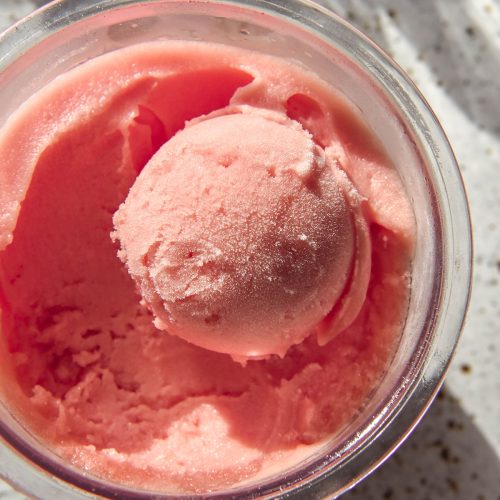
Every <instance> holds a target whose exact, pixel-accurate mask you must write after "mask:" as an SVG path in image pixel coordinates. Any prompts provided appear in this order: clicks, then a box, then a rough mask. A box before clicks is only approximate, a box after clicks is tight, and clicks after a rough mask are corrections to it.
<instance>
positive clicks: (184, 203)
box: [0, 42, 414, 494]
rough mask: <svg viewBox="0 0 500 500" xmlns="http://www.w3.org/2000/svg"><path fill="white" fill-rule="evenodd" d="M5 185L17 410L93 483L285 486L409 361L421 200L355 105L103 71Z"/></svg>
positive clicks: (293, 72)
mask: <svg viewBox="0 0 500 500" xmlns="http://www.w3.org/2000/svg"><path fill="white" fill-rule="evenodd" d="M155 153H156V154H155ZM0 186H1V188H0V214H1V215H0V249H1V251H0V307H1V313H2V314H1V320H2V324H1V340H2V341H1V342H0V359H1V362H0V371H1V378H0V389H1V390H2V398H3V399H4V400H5V401H6V402H7V403H8V404H9V406H10V408H11V409H12V412H13V413H14V414H16V415H17V416H18V418H19V419H21V420H22V421H23V422H24V423H25V425H26V426H27V427H28V428H30V429H31V430H32V431H33V432H35V433H37V435H38V436H39V437H40V439H41V440H42V441H43V442H44V443H45V445H46V446H47V447H49V448H50V449H52V450H53V451H55V452H56V453H58V454H60V455H61V456H63V457H65V458H66V459H67V460H69V461H70V462H71V463H73V464H74V465H76V466H79V467H82V468H83V469H84V470H85V471H87V473H89V472H91V473H94V474H96V475H98V476H100V477H104V478H106V479H109V480H113V481H118V482H120V483H122V484H128V485H131V486H134V487H140V488H146V489H160V490H161V491H164V492H168V493H173V494H176V493H193V492H208V491H218V490H220V489H223V488H226V487H229V486H234V485H236V484H239V483H241V482H244V481H249V480H256V479H260V478H263V477H266V476H269V475H270V474H273V473H276V472H279V471H280V470H283V469H284V468H286V467H288V466H290V465H294V464H296V463H298V462H300V460H303V459H304V458H305V457H308V456H310V455H311V454H312V453H313V452H314V451H315V450H317V449H318V447H319V446H321V445H322V444H323V443H324V442H325V440H327V439H333V438H334V437H335V435H336V434H337V433H338V432H339V431H340V430H341V429H342V428H343V426H345V425H346V424H347V423H348V422H349V421H350V420H351V419H352V418H353V417H354V416H355V415H356V414H357V413H358V412H359V411H360V410H361V408H362V407H363V405H364V403H365V401H366V398H367V397H368V395H369V394H370V393H371V392H372V391H373V389H374V388H375V387H376V386H377V384H378V383H379V381H380V380H381V378H382V376H383V374H384V372H385V370H386V369H387V367H388V365H389V363H390V361H391V358H392V355H393V353H394V351H395V349H396V347H397V343H398V340H399V337H400V334H401V331H402V326H403V324H404V319H405V313H406V308H407V304H408V297H409V281H410V270H411V258H412V254H413V247H414V219H413V214H412V210H411V206H410V203H409V201H408V198H407V196H406V194H405V192H404V189H403V186H402V183H401V181H400V179H399V177H398V175H397V172H396V170H395V168H394V166H393V165H392V164H391V161H390V159H389V158H388V156H387V154H386V153H385V152H384V151H383V149H382V148H381V146H380V145H379V143H378V141H377V140H376V138H375V134H374V133H373V132H372V131H370V130H369V129H368V127H367V126H366V125H365V124H364V122H363V120H362V119H361V118H360V116H359V115H358V113H357V112H356V111H355V108H354V107H353V106H352V105H351V104H350V103H349V102H347V100H346V99H345V98H344V97H342V96H341V95H339V94H338V92H336V91H335V90H334V89H333V88H332V87H330V86H329V85H328V84H326V83H325V82H324V81H322V80H320V79H319V78H318V77H316V76H315V75H313V74H311V73H309V72H308V71H307V70H305V69H304V68H302V67H299V66H297V65H295V64H293V63H291V62H288V61H285V60H282V59H277V58H274V57H271V56H267V55H263V54H260V53H255V52H248V51H245V50H242V49H236V48H230V47H227V46H222V45H215V44H205V43H194V42H193V43H190V42H152V43H147V44H139V45H136V46H132V47H128V48H125V49H120V50H118V51H115V52H113V53H111V54H107V55H104V56H100V57H97V58H95V59H94V60H91V61H89V62H87V63H85V64H83V65H81V66H79V67H77V68H75V69H73V70H71V71H69V72H68V73H67V74H65V75H62V76H60V77H58V78H56V79H55V80H54V81H52V82H51V83H50V84H48V85H47V86H46V87H45V88H43V89H42V90H40V91H39V92H37V93H36V94H35V95H34V96H33V97H32V98H30V99H29V100H28V101H27V102H26V103H25V104H24V105H23V106H22V107H21V108H20V109H19V110H18V111H17V112H15V113H14V114H13V115H12V116H11V117H10V119H9V120H8V122H7V123H6V124H5V126H4V127H3V128H2V130H1V131H0ZM113 219H114V223H113ZM216 351H217V352H216ZM252 358H255V359H252ZM241 361H245V362H244V363H241Z"/></svg>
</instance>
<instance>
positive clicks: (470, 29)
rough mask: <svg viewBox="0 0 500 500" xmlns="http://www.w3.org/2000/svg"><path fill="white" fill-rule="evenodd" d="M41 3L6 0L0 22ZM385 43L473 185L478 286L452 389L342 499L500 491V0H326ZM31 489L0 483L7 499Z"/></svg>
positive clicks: (466, 498)
mask: <svg viewBox="0 0 500 500" xmlns="http://www.w3.org/2000/svg"><path fill="white" fill-rule="evenodd" d="M43 3H45V2H44V1H43V0H32V1H30V0H0V29H4V28H6V27H8V26H9V25H10V24H12V23H13V22H14V21H15V20H16V19H18V18H19V17H22V16H24V15H26V14H27V13H29V12H30V11H32V10H33V9H34V8H35V7H36V6H37V5H42V4H43ZM321 3H323V4H325V5H329V6H332V7H333V8H334V10H336V11H337V12H338V13H339V14H341V15H342V16H343V17H345V18H347V19H348V20H350V21H351V22H352V23H353V24H354V25H356V26H358V27H359V28H360V29H361V30H362V31H364V32H365V33H366V34H367V35H368V36H370V37H371V38H372V39H374V40H375V41H376V42H377V43H378V44H379V45H381V46H382V47H383V48H385V49H386V51H387V52H389V53H390V54H391V55H392V56H393V57H394V59H395V60H396V61H398V63H399V64H400V65H401V66H402V67H403V69H405V70H406V71H407V72H408V73H409V74H410V76H411V77H412V78H413V79H414V81H415V82H416V84H417V86H418V87H419V88H420V89H421V91H422V93H423V94H424V95H425V96H426V98H427V100H428V101H429V103H430V105H431V107H432V108H433V109H434V111H435V113H436V115H437V116H438V118H439V119H440V120H441V123H442V125H443V127H444V129H445V131H446V132H447V134H448V136H449V139H450V142H451V143H452V146H453V148H454V150H455V153H456V156H457V159H458V162H459V164H460V168H461V170H462V174H463V176H464V181H465V184H466V188H467V191H468V196H469V201H470V207H471V212H472V222H473V230H474V239H475V262H474V264H475V269H474V288H473V293H472V300H471V305H470V309H469V314H468V320H467V323H466V326H465V329H464V333H463V337H462V340H461V344H460V346H459V349H458V352H457V354H456V356H455V359H454V362H453V364H452V366H451V369H450V372H449V374H448V376H447V378H446V383H445V388H444V389H443V390H442V391H441V394H440V396H439V397H438V398H437V400H436V401H435V402H434V403H433V405H432V407H431V409H430V411H429V412H428V413H427V415H426V416H425V417H424V419H423V420H422V422H421V423H420V425H419V426H418V428H417V429H416V431H415V432H414V433H413V434H412V435H411V436H410V437H409V438H408V439H407V441H406V442H405V443H404V444H403V445H402V447H401V448H400V449H399V450H398V451H397V452H396V453H395V454H394V455H393V456H392V457H391V458H390V459H389V460H388V461H387V462H386V463H385V464H384V465H383V466H381V467H380V468H379V469H378V470H377V471H375V473H373V474H372V475H371V476H370V477H369V478H367V479H366V480H365V481H363V482H362V483H361V484H360V485H358V486H357V487H355V488H354V489H353V490H351V491H350V492H349V493H347V494H345V495H344V496H343V497H342V498H343V499H346V500H355V499H357V498H360V499H366V500H370V499H377V500H378V499H397V500H399V499H404V498H409V499H417V500H420V499H422V500H427V499H428V500H434V499H439V500H451V499H458V500H490V499H491V500H500V458H499V457H500V363H499V362H498V357H499V356H500V294H499V291H500V286H499V280H500V220H499V214H500V166H499V165H500V0H495V1H491V0H490V1H487V0H484V1H483V0H469V1H467V0H457V1H453V0H435V1H433V0H420V1H418V2H415V1H412V0H404V1H398V0H338V1H336V0H332V1H329V0H323V1H322V2H321ZM22 498H24V497H23V496H22V495H20V494H18V493H16V492H14V491H13V490H12V489H11V488H10V487H9V486H7V485H6V484H5V483H2V482H1V481H0V499H2V500H7V499H8V500H19V499H22Z"/></svg>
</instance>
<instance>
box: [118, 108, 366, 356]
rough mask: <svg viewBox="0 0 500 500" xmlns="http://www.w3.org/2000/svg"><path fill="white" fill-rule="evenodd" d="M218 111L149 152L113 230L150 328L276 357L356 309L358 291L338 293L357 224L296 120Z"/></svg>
mask: <svg viewBox="0 0 500 500" xmlns="http://www.w3.org/2000/svg"><path fill="white" fill-rule="evenodd" d="M226 113H227V114H222V115H221V114H218V115H213V116H208V117H205V118H204V119H202V120H197V121H194V122H192V123H191V124H188V126H187V127H186V128H185V129H184V130H182V131H181V132H179V133H178V134H177V135H176V136H174V137H173V138H172V139H171V140H170V141H168V142H167V143H166V144H165V145H164V146H163V147H162V148H161V149H160V150H159V151H158V152H157V153H156V154H155V156H153V158H152V159H151V160H150V161H149V163H148V164H147V165H146V167H145V168H144V170H143V171H142V172H141V174H140V175H139V177H138V178H137V180H136V182H135V184H134V185H133V187H132V189H131V190H130V193H129V195H128V197H127V199H126V201H125V203H124V204H123V205H122V206H121V207H120V209H119V210H118V211H117V213H116V214H115V216H114V223H115V233H114V237H115V239H118V240H119V241H120V244H121V251H120V253H119V255H120V258H121V259H122V260H123V262H124V263H125V264H126V266H127V267H128V270H129V273H130V274H131V276H132V277H133V279H134V280H135V281H136V283H137V285H138V288H139V291H140V293H141V295H142V297H143V299H144V300H145V301H146V302H147V303H148V304H149V305H150V307H151V309H152V310H153V312H154V314H155V316H156V320H155V322H156V325H157V326H158V327H159V328H161V329H164V330H166V331H168V332H169V333H171V334H173V335H177V336H179V337H181V338H183V339H185V340H187V341H188V342H191V343H193V344H196V345H198V346H201V347H204V348H207V349H211V350H214V351H218V352H223V353H228V354H231V355H233V356H235V357H243V358H251V357H263V356H267V355H270V354H279V355H283V354H284V353H285V352H286V351H287V349H288V348H289V347H290V346H292V345H293V344H297V343H299V342H301V341H302V340H303V339H304V338H305V337H307V336H308V335H310V334H311V333H312V332H314V331H324V330H325V328H324V324H325V318H327V317H328V316H329V315H331V312H332V310H334V308H336V309H339V310H342V309H348V310H349V311H350V312H348V313H347V317H349V318H352V317H353V316H354V315H355V313H357V311H358V310H359V308H360V304H361V303H362V302H363V300H364V292H363V291H362V293H361V294H359V293H358V294H357V297H358V298H357V299H356V300H354V301H353V300H350V299H346V297H345V295H346V294H347V292H348V291H349V289H350V288H352V287H351V285H350V282H351V281H352V280H353V276H355V275H356V269H357V268H358V267H359V264H358V261H359V260H360V247H361V248H362V251H361V253H363V256H362V259H364V260H366V255H365V254H366V253H367V248H366V245H365V246H364V247H363V245H360V243H359V240H360V236H359V233H360V228H361V230H362V231H361V232H364V231H365V229H366V227H365V226H364V223H360V222H359V220H360V217H358V215H359V214H358V211H359V207H357V206H356V205H357V203H358V202H359V199H358V198H357V197H356V196H355V195H354V194H353V191H354V188H353V187H352V185H351V184H350V182H349V181H348V179H347V177H346V176H345V174H344V173H343V172H341V171H340V169H338V168H337V166H336V165H332V164H330V163H329V162H327V161H326V160H325V155H324V152H323V150H322V149H320V148H319V147H318V146H316V144H315V143H314V141H313V139H312V138H311V136H310V134H309V133H308V132H306V131H305V130H304V129H303V128H302V127H301V125H299V124H298V123H296V122H294V121H292V120H289V119H288V118H286V117H282V116H281V115H278V114H276V113H273V112H264V111H256V110H252V109H250V108H244V109H237V110H232V111H231V110H226ZM356 200H357V201H356ZM363 248H364V250H363ZM357 274H359V273H357ZM362 281H363V280H362ZM341 299H342V300H341ZM340 303H342V304H341V306H340V307H339V304H340ZM339 314H341V315H342V314H343V315H344V316H345V311H344V313H342V312H340V313H339ZM340 323H342V321H341V322H340ZM344 323H345V321H344ZM320 325H323V326H322V327H320ZM344 326H345V325H344ZM326 330H328V328H326ZM330 330H331V331H330V333H329V334H328V335H327V337H328V336H331V335H333V333H332V332H333V330H335V328H333V327H332V328H330ZM326 340H328V338H327V339H326Z"/></svg>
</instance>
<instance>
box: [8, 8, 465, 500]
mask: <svg viewBox="0 0 500 500" xmlns="http://www.w3.org/2000/svg"><path fill="white" fill-rule="evenodd" d="M180 3H185V1H184V0H80V1H78V2H76V1H73V0H54V1H52V2H50V3H49V4H47V5H45V6H43V7H42V8H40V9H38V10H36V11H35V12H33V13H31V14H30V15H28V16H27V17H26V18H24V19H23V20H21V21H19V22H18V23H16V24H15V25H13V26H11V27H10V28H9V29H7V30H6V31H5V32H4V33H3V34H2V35H0V44H1V45H2V46H5V47H6V51H5V53H4V55H3V56H0V72H1V71H3V69H4V68H5V67H6V66H8V65H9V64H11V63H12V62H13V61H15V60H17V59H18V58H19V57H22V55H23V53H24V52H25V51H29V50H30V49H31V48H33V47H34V46H35V45H36V44H37V43H39V42H40V41H42V40H44V39H45V38H48V37H49V36H52V35H53V34H54V33H56V32H57V31H59V30H61V29H64V28H65V27H67V26H69V25H71V24H72V22H73V21H74V17H75V16H78V21H82V20H84V19H88V18H90V17H93V16H94V15H98V14H102V13H104V12H106V11H108V10H111V9H118V8H123V7H132V6H134V5H137V4H180ZM194 3H195V5H196V4H205V3H207V2H204V1H201V2H200V1H197V2H194ZM208 3H209V4H214V5H229V6H235V7H239V8H244V9H247V10H249V11H258V12H263V11H264V12H265V13H266V14H268V15H270V16H274V17H275V18H278V19H279V20H281V21H283V22H288V23H290V22H292V23H295V24H296V25H297V26H298V27H300V28H302V29H305V30H306V31H308V32H309V34H311V33H312V34H313V35H315V36H318V37H320V38H321V39H322V40H323V41H326V42H327V43H330V44H331V43H332V42H333V38H332V33H333V32H334V30H335V29H337V30H338V29H342V30H346V31H348V32H350V33H351V34H353V35H354V36H355V38H356V43H357V44H358V45H357V47H356V48H357V49H358V50H357V52H356V54H355V56H352V59H353V60H354V61H355V62H356V64H358V65H360V66H361V68H362V69H363V70H364V71H365V72H366V73H367V74H368V75H369V76H370V77H371V78H373V79H374V80H376V81H377V82H378V83H379V84H380V85H382V86H383V87H384V90H386V91H387V92H388V94H389V95H390V97H391V98H393V99H395V100H396V101H397V103H398V109H400V110H402V111H404V113H405V114H406V115H408V116H411V117H413V118H414V121H415V123H417V124H418V128H417V129H414V128H413V127H412V128H411V130H412V132H413V133H415V135H416V136H417V137H418V138H419V139H420V142H421V144H420V145H421V146H422V148H423V149H424V150H425V151H426V155H425V163H426V165H427V166H428V168H429V169H430V173H431V174H432V182H433V185H432V186H431V187H432V188H433V194H434V196H435V199H434V200H433V201H436V200H437V201H438V202H439V203H438V207H437V208H436V212H437V213H436V214H435V215H436V216H437V219H438V221H437V222H438V223H439V226H440V227H439V228H438V229H439V231H440V236H441V242H440V243H441V244H440V245H438V247H439V248H438V251H439V252H440V254H441V255H438V260H439V262H440V263H441V268H440V269H439V271H440V279H439V285H440V286H439V287H438V288H437V289H436V290H435V294H436V297H435V302H434V301H433V303H435V304H436V306H435V308H434V309H433V310H431V311H429V312H428V317H427V320H426V322H425V325H426V326H427V325H431V324H432V326H427V328H424V329H423V330H430V331H431V332H432V336H431V337H432V338H428V337H426V338H421V339H419V345H420V349H422V350H423V351H422V352H424V351H425V352H424V353H423V354H422V353H421V356H420V358H419V363H417V364H416V365H410V366H409V367H408V369H407V370H406V372H405V373H406V374H408V373H413V376H412V377H409V378H408V380H407V381H406V382H405V383H403V384H401V385H400V386H399V389H400V392H399V394H398V395H396V396H397V397H395V398H394V400H393V401H392V402H390V403H391V404H389V405H387V404H385V402H381V404H380V405H378V406H377V411H378V410H379V409H380V408H386V411H385V413H384V412H379V414H378V420H376V422H374V423H373V425H371V426H370V425H369V424H368V425H367V426H366V427H365V431H366V435H364V436H362V437H361V438H360V440H359V442H358V443H357V447H355V449H354V451H353V452H352V453H350V454H348V456H347V457H345V460H341V461H340V462H339V463H338V464H337V465H334V466H333V467H332V461H333V460H334V456H333V455H334V454H335V453H334V452H330V453H328V454H326V455H324V456H322V457H320V458H317V459H315V460H314V461H313V462H312V463H309V465H308V466H306V467H304V468H303V469H301V470H300V471H299V472H291V473H290V476H286V484H283V478H282V479H281V480H279V481H278V480H277V479H276V478H275V477H274V476H273V477H271V478H267V479H263V480H262V481H260V484H255V485H253V484H250V485H248V486H247V485H244V486H235V487H232V488H231V489H230V490H228V492H219V493H213V494H211V493H208V494H202V495H187V496H189V497H190V498H220V499H223V498H234V497H235V496H237V495H238V494H239V493H241V492H242V491H243V490H244V492H245V495H248V496H252V497H254V496H255V495H260V496H261V497H264V498H270V497H272V496H273V494H275V493H277V492H279V493H281V494H286V495H287V496H288V497H295V496H296V495H297V498H298V497H299V495H301V494H303V493H304V491H305V490H306V489H307V492H308V494H313V493H314V495H317V498H319V497H320V495H328V494H329V495H331V494H332V492H331V488H332V487H335V495H340V494H342V493H343V492H345V491H346V490H348V489H350V488H351V487H352V486H354V485H355V484H356V483H358V482H359V481H361V480H362V479H363V478H364V477H365V476H367V475H368V474H369V473H370V472H372V471H373V470H374V469H375V468H376V467H378V466H379V465H380V464H381V463H383V462H384V461H385V460H386V459H387V458H388V457H389V456H390V455H391V454H392V453H393V452H394V450H395V449H396V448H397V447H398V446H399V445H400V444H401V443H402V442H403V441H404V439H405V438H406V437H407V436H408V435H409V434H410V432H411V431H412V430H413V428H414V427H415V426H416V425H417V423H418V422H419V420H420V418H421V417H422V416H423V415H424V413H425V411H426V410H427V408H428V407H429V405H430V404H431V402H432V400H433V399H434V396H435V395H436V393H437V391H438V390H439V388H440V386H441V384H442V382H443V379H444V376H445V374H446V371H447V369H448V366H449V363H450V361H451V358H452V354H453V351H454V349H455V347H456V344H457V342H458V339H459V337H460V331H461V329H462V326H463V322H464V319H465V313H466V310H467V306H468V303H469V299H470V285H471V269H472V233H471V224H470V214H469V209H468V203H467V197H466V193H465V189H464V186H463V181H462V178H461V174H460V171H459V168H458V165H457V162H456V159H455V157H454V155H453V152H452V150H451V147H450V145H449V142H448V140H447V138H446V135H445V133H444V131H443V130H442V128H441V125H440V124H439V121H438V119H437V117H436V116H435V114H434V112H433V111H432V110H431V108H430V106H429V105H428V103H427V102H426V100H425V99H424V97H423V96H422V95H421V93H420V91H419V90H418V89H417V88H416V87H415V85H414V84H413V82H412V81H411V80H410V79H409V77H408V76H407V75H406V74H405V72H404V71H403V70H402V69H401V68H400V67H399V66H398V65H397V64H396V63H395V62H394V61H393V60H392V59H391V58H390V57H389V56H388V55H387V54H386V53H385V52H384V51H383V50H382V49H381V48H380V47H378V46H377V45H376V44H375V43H374V42H373V41H371V40H370V39H369V38H368V37H367V36H366V35H364V34H363V33H362V32H361V31H359V30H358V29H356V28H355V27H353V26H352V25H351V24H350V23H348V22H347V21H346V20H344V19H343V18H341V17H340V16H338V15H337V14H335V13H334V12H332V11H330V10H328V9H327V8H326V7H323V6H321V5H318V4H316V3H314V2H313V1H311V0H289V1H286V2H285V1H280V0H240V1H238V0H213V1H210V2H208ZM42 14H43V15H47V16H49V15H50V18H51V25H50V28H51V29H50V30H49V29H48V28H49V27H48V26H45V25H42V24H41V23H40V18H41V16H42ZM21 47H22V51H21V52H19V49H20V48H21ZM15 49H17V52H16V50H15ZM381 74H383V75H388V76H390V79H391V82H392V85H393V86H394V87H395V89H396V90H394V89H391V88H386V86H385V84H383V83H381V82H380V75H381ZM396 91H397V92H396ZM396 94H397V95H398V96H399V100H398V99H396V97H397V96H396ZM406 125H408V123H406ZM458 226H460V227H458ZM458 229H460V230H458ZM452 282H453V286H452V285H451V283H452ZM437 304H438V305H437ZM452 314H453V317H450V316H451V315H452ZM412 359H413V358H412ZM403 378H404V377H403ZM389 406H390V408H389ZM387 408H389V409H388V410H387ZM396 418H397V422H396V423H395V425H391V424H392V422H393V421H394V420H395V419H396ZM382 434H383V435H384V444H383V445H380V444H379V446H377V447H374V444H376V443H377V442H378V443H380V441H381V440H380V439H378V438H379V437H380V435H382ZM0 438H3V440H4V441H5V445H6V446H11V447H12V450H7V453H13V454H14V455H15V454H16V453H20V454H21V455H22V456H23V457H25V458H27V459H28V460H29V461H30V462H31V463H32V464H33V465H34V466H38V467H40V468H41V469H43V470H44V471H46V472H49V473H51V474H54V475H55V476H56V477H57V478H59V479H60V480H63V481H65V482H67V483H69V484H70V485H73V486H76V487H77V488H81V489H82V490H84V491H87V492H92V493H94V494H105V493H107V494H109V490H110V488H112V490H113V492H114V494H115V495H119V497H120V498H124V499H127V498H144V499H146V498H151V497H155V498H158V495H159V492H157V491H151V492H149V491H146V490H142V491H137V490H135V489H133V488H130V487H127V486H122V485H119V484H117V483H115V482H112V483H106V480H105V479H99V478H97V477H95V478H94V477H88V476H86V475H85V474H84V473H81V472H80V471H78V470H77V469H76V468H73V467H68V466H67V465H66V466H64V465H62V464H60V463H57V461H55V460H52V459H51V458H49V457H47V456H45V455H43V453H40V452H39V451H38V450H36V449H34V448H33V447H32V446H31V445H30V444H29V443H27V442H26V441H25V440H24V439H22V438H20V437H19V436H17V435H16V433H15V432H14V431H12V430H11V429H10V428H9V427H8V425H6V424H5V423H3V422H1V421H0ZM2 445H3V443H2V441H0V446H2ZM0 453H1V450H0ZM9 479H11V480H14V482H15V478H9ZM16 486H18V487H20V488H21V489H22V484H16ZM329 489H330V491H329ZM163 498H179V495H174V496H172V494H164V495H163ZM315 498H316V497H315Z"/></svg>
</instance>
